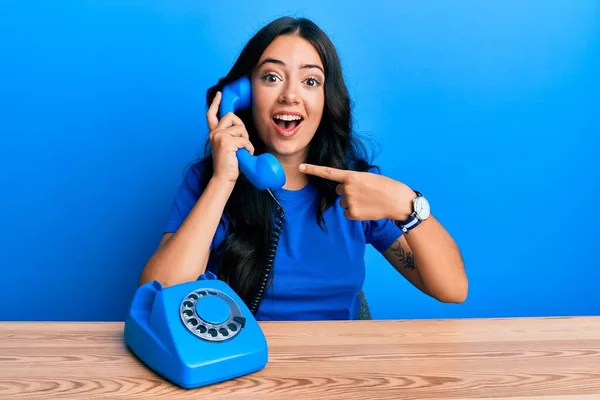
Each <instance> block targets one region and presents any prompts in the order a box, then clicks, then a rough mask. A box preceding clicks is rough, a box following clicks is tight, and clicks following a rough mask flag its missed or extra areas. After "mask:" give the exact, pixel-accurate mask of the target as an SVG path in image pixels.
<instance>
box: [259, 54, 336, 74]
mask: <svg viewBox="0 0 600 400" xmlns="http://www.w3.org/2000/svg"><path fill="white" fill-rule="evenodd" d="M268 63H271V64H279V65H285V63H284V62H283V61H281V60H278V59H276V58H265V59H264V60H263V61H262V62H261V63H260V64H258V66H257V68H260V67H262V66H263V65H265V64H268ZM300 68H301V69H305V68H317V69H320V70H321V72H322V73H323V74H324V73H325V71H323V68H321V66H320V65H317V64H302V65H301V66H300Z"/></svg>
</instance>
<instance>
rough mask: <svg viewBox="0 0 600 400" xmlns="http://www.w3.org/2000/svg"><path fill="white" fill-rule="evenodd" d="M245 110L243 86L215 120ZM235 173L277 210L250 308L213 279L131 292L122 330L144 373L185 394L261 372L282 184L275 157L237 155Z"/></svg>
mask: <svg viewBox="0 0 600 400" xmlns="http://www.w3.org/2000/svg"><path fill="white" fill-rule="evenodd" d="M249 106H250V82H249V81H248V79H247V78H242V79H240V80H238V81H236V82H233V83H232V84H230V85H228V86H226V87H225V88H223V97H222V99H221V110H220V115H221V116H223V115H225V113H227V112H229V111H235V110H239V109H242V108H247V107H249ZM237 156H238V162H239V166H240V170H241V171H242V173H243V174H244V175H245V176H246V177H247V178H248V180H249V181H250V182H251V184H252V185H254V186H255V187H256V188H257V189H259V190H267V191H268V193H269V194H270V195H271V196H272V197H273V199H274V200H275V203H276V210H275V220H274V222H273V229H272V232H273V234H272V241H271V246H270V247H269V249H268V252H267V258H266V260H265V266H264V273H263V280H262V281H261V285H260V286H259V288H258V290H257V292H256V294H255V296H254V298H253V300H252V301H251V304H250V306H249V307H248V306H246V304H245V303H244V302H243V301H242V299H241V298H240V297H239V296H238V295H237V294H236V293H235V291H234V290H233V289H232V288H231V287H230V286H229V285H227V284H226V283H225V282H223V281H221V280H219V279H217V277H216V276H215V275H214V274H213V273H212V272H206V273H205V274H203V275H202V276H200V277H199V279H198V280H197V281H193V282H186V283H181V284H178V285H174V286H170V287H166V288H165V287H163V285H162V284H161V283H160V282H158V281H153V282H148V283H146V284H144V285H141V286H140V287H139V288H138V289H137V291H136V292H135V295H134V298H133V301H132V303H131V307H130V310H129V313H128V315H127V318H126V320H125V327H124V341H125V344H126V346H127V347H128V348H129V349H130V350H131V351H132V353H133V354H134V355H135V356H136V357H137V358H138V359H139V360H140V361H142V362H143V363H144V364H145V365H146V366H148V368H150V369H151V370H153V371H155V372H156V373H158V374H159V375H161V376H163V377H164V378H166V379H168V380H170V381H171V382H173V383H175V384H177V385H179V386H181V387H183V388H187V389H192V388H196V387H201V386H206V385H210V384H213V383H217V382H221V381H225V380H229V379H233V378H236V377H239V376H243V375H247V374H250V373H253V372H257V371H260V370H261V369H263V368H264V367H265V366H266V364H267V362H268V347H267V340H266V338H265V336H264V333H263V331H262V330H261V328H260V325H259V324H258V322H257V321H256V319H255V317H254V315H255V314H256V312H257V310H258V306H259V305H260V302H261V300H262V297H263V296H264V292H265V288H266V286H267V283H268V280H269V275H270V272H271V267H272V265H273V261H274V258H275V252H276V249H277V244H278V241H279V235H280V233H281V229H282V225H283V217H284V216H285V211H284V209H283V207H282V206H281V204H280V203H279V202H278V201H277V199H276V198H275V196H274V195H273V193H272V192H271V189H277V188H280V187H282V186H283V185H284V183H285V173H284V171H283V168H282V166H281V164H280V163H279V161H278V160H277V159H276V158H275V157H274V156H273V155H272V154H268V153H265V154H262V155H260V156H252V155H251V154H250V153H249V152H248V151H247V150H246V149H240V150H238V152H237Z"/></svg>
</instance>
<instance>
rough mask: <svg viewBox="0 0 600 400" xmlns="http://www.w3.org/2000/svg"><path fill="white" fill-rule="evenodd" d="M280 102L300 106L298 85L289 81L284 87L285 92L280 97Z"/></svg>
mask: <svg viewBox="0 0 600 400" xmlns="http://www.w3.org/2000/svg"><path fill="white" fill-rule="evenodd" d="M279 102H280V103H283V104H299V103H300V98H299V96H298V94H297V88H296V85H295V84H294V83H293V82H292V81H289V80H288V81H287V82H286V84H285V85H284V86H283V91H282V92H281V95H280V96H279Z"/></svg>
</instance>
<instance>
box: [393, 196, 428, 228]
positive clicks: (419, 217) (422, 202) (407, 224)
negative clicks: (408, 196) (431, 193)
mask: <svg viewBox="0 0 600 400" xmlns="http://www.w3.org/2000/svg"><path fill="white" fill-rule="evenodd" d="M415 193H416V194H417V197H415V198H414V199H413V212H412V214H410V217H408V219H407V220H406V221H394V223H395V224H396V226H398V228H400V229H402V232H403V233H408V231H410V230H411V229H414V228H416V227H417V226H418V225H419V224H420V223H421V222H423V221H425V220H426V219H427V218H429V214H430V213H431V209H430V207H429V201H427V199H426V198H425V196H423V195H422V194H421V193H420V192H417V191H416V190H415Z"/></svg>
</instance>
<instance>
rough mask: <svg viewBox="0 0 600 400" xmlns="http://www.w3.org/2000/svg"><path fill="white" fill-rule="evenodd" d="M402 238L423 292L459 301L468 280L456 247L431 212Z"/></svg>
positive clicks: (463, 295)
mask: <svg viewBox="0 0 600 400" xmlns="http://www.w3.org/2000/svg"><path fill="white" fill-rule="evenodd" d="M404 238H405V240H406V242H407V243H408V245H409V246H410V250H411V252H412V254H413V257H414V263H415V266H416V269H417V271H418V273H419V276H420V277H421V281H422V283H423V286H424V287H425V289H426V290H427V292H429V294H430V295H431V296H433V297H435V298H437V299H438V300H440V301H445V302H451V303H460V302H463V301H464V300H465V298H466V296H467V292H468V280H467V277H466V274H465V271H464V266H463V261H462V257H461V254H460V250H459V249H458V247H457V246H456V244H455V242H454V240H453V239H452V237H451V236H450V234H449V233H448V232H447V231H446V230H445V229H444V227H443V226H442V225H441V224H440V223H439V222H438V221H437V220H436V219H435V218H434V217H433V215H430V216H429V218H428V219H427V220H425V221H423V222H421V224H420V225H419V226H417V227H416V228H414V229H412V230H411V231H410V232H409V233H408V234H405V235H404Z"/></svg>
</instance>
